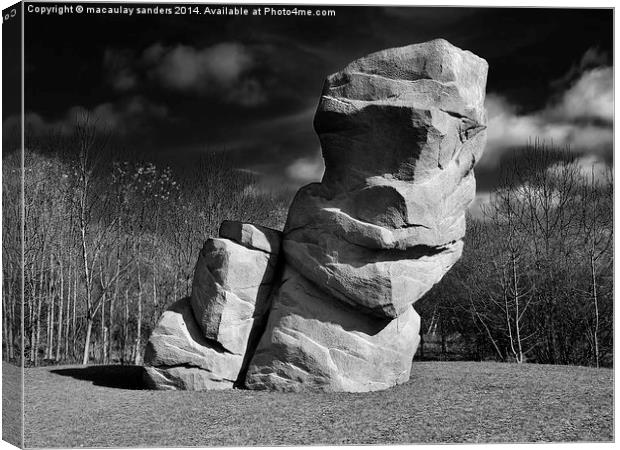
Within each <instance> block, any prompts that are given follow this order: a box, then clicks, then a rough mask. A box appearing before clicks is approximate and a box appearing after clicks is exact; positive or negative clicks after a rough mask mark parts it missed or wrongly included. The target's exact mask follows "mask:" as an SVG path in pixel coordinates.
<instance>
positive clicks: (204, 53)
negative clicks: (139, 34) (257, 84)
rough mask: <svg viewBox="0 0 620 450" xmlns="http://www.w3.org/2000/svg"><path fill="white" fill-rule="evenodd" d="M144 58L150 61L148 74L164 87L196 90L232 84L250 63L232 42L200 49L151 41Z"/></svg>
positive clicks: (244, 51)
mask: <svg viewBox="0 0 620 450" xmlns="http://www.w3.org/2000/svg"><path fill="white" fill-rule="evenodd" d="M144 60H145V62H146V63H149V62H153V63H154V64H153V65H152V67H151V68H150V69H149V73H150V74H151V76H153V77H154V78H156V79H157V80H159V81H160V82H161V83H162V84H164V85H165V86H167V87H170V88H173V89H178V90H199V91H202V90H207V89H213V88H220V87H232V86H233V84H234V83H236V82H238V81H239V79H240V77H241V75H242V74H243V73H244V72H245V71H246V70H247V69H249V68H250V67H251V65H252V56H251V55H250V53H249V51H248V50H247V49H246V48H245V47H244V46H242V45H240V44H237V43H232V42H224V43H220V44H216V45H213V46H211V47H206V48H203V49H195V48H193V47H190V46H186V45H177V46H175V47H170V48H164V47H162V46H161V45H160V44H155V45H154V46H151V47H149V48H148V49H146V50H145V52H144Z"/></svg>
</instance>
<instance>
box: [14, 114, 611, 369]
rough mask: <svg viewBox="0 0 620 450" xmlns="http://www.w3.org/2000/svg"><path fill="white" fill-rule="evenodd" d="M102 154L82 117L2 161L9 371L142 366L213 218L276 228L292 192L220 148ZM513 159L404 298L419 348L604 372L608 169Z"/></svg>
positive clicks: (103, 146)
mask: <svg viewBox="0 0 620 450" xmlns="http://www.w3.org/2000/svg"><path fill="white" fill-rule="evenodd" d="M109 144H110V143H109V140H108V139H107V137H106V135H105V133H104V132H102V131H101V129H100V128H99V127H98V126H97V124H96V122H95V121H92V120H90V119H89V118H86V120H82V121H81V122H78V123H77V124H76V126H75V130H74V133H73V135H71V136H60V135H49V136H46V137H45V138H43V139H37V138H35V137H29V138H28V139H27V146H26V147H27V149H26V150H25V151H24V156H23V157H24V160H23V168H22V155H21V152H19V151H16V152H12V153H8V154H5V155H3V191H2V192H3V199H2V202H3V217H4V220H3V261H2V263H3V264H2V268H3V280H4V281H3V296H2V308H3V324H2V325H3V336H2V337H3V357H4V359H5V360H9V361H13V362H19V360H20V356H21V355H22V351H23V357H24V364H26V365H34V366H36V365H41V364H59V363H83V364H87V363H103V364H108V363H118V364H140V362H141V357H142V355H143V352H144V345H145V343H146V340H147V339H148V335H149V333H150V331H151V330H152V328H153V326H154V325H155V323H156V321H157V319H158V318H159V316H160V315H161V313H162V312H163V311H164V310H165V309H166V308H167V307H168V306H169V305H170V304H171V303H172V302H173V301H175V300H176V299H179V298H182V297H184V296H186V295H188V294H189V293H190V291H191V282H192V275H193V269H194V264H195V263H196V260H197V258H198V253H199V251H200V248H201V247H202V244H203V242H204V241H205V239H207V238H208V237H209V236H215V235H217V231H218V227H219V225H220V223H221V222H222V221H223V220H226V219H231V220H241V221H249V222H254V223H258V224H262V225H266V226H270V227H273V228H278V229H282V228H283V225H284V221H285V219H286V212H287V210H288V205H289V202H290V200H291V199H292V194H293V193H292V192H280V193H269V192H264V191H262V190H261V189H259V188H258V186H257V179H256V178H255V177H254V176H253V175H251V174H249V173H247V172H244V171H239V170H237V169H236V168H235V165H234V164H233V161H231V160H230V159H229V158H227V157H226V154H225V153H208V154H205V155H204V156H203V157H201V158H200V159H199V160H197V161H195V162H194V163H192V164H191V165H189V166H188V167H185V168H184V169H183V170H179V169H174V168H172V169H171V168H169V167H164V166H162V165H158V164H154V163H153V162H149V161H148V158H145V159H140V158H133V159H132V160H131V161H127V160H126V158H125V156H126V154H125V155H123V154H122V153H118V154H113V153H111V152H110V150H109V148H108V147H109V146H110V145H109ZM515 155H516V156H518V157H515V158H512V159H509V160H506V161H504V163H503V164H502V166H501V168H500V174H501V176H500V178H501V182H500V184H499V186H498V187H497V188H496V189H495V191H494V192H493V193H492V194H491V196H490V200H489V202H488V203H487V204H486V205H485V206H484V208H483V211H482V215H481V216H477V217H469V218H468V229H467V235H466V245H465V252H464V255H463V257H462V258H461V260H460V261H459V262H458V263H457V264H456V265H455V266H454V267H453V268H452V270H451V271H450V272H448V274H447V275H446V276H445V277H444V279H443V280H442V281H441V282H440V283H439V284H438V285H436V286H435V287H434V288H433V289H432V290H431V291H430V292H429V293H428V294H427V295H426V296H425V297H424V298H423V299H421V300H420V301H419V302H418V303H416V309H417V310H418V311H419V312H420V315H421V316H422V330H423V331H422V334H423V337H424V339H426V340H427V341H428V340H429V339H431V338H432V337H435V338H437V340H438V342H439V343H440V344H439V345H440V352H439V357H446V356H447V354H448V353H450V348H451V347H452V348H457V350H453V351H452V353H454V355H452V356H453V357H454V358H456V359H475V360H483V359H494V360H500V361H513V362H517V363H522V362H537V363H552V364H579V365H592V366H597V367H599V366H611V364H612V362H613V358H612V355H613V346H612V344H613V242H612V241H613V221H612V217H613V180H612V173H611V170H608V171H606V172H600V171H596V172H595V171H594V169H592V170H591V171H588V170H587V169H585V170H584V167H582V166H579V165H578V164H576V163H575V161H574V155H572V154H569V153H567V152H565V151H559V150H557V149H555V148H552V147H549V146H546V145H544V144H542V143H540V142H535V143H533V144H531V145H529V146H528V147H527V148H525V149H520V150H519V151H518V152H517V153H515ZM22 170H23V172H22ZM22 173H23V175H24V176H23V183H24V185H23V188H24V189H23V194H24V197H23V199H22V185H21V184H22ZM22 215H23V218H24V230H23V231H24V234H23V236H24V240H23V242H22V229H21V224H22V220H21V219H22ZM22 244H23V254H22ZM22 277H23V289H24V291H23V293H22ZM22 294H23V296H22ZM22 298H23V302H22ZM22 314H23V330H24V336H23V348H22V338H21V329H22V322H21V317H22ZM424 339H423V342H424ZM425 348H426V349H428V348H429V345H428V342H427V344H426V346H425V344H424V343H423V344H422V345H421V347H420V349H419V350H418V357H420V356H421V357H424V356H425V354H426V355H427V356H428V350H426V353H425Z"/></svg>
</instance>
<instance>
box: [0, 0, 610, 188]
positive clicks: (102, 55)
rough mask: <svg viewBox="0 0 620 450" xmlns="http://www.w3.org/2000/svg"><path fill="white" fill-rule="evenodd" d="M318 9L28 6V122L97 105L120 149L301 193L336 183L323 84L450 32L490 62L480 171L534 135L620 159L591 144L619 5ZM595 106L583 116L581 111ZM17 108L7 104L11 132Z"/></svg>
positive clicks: (601, 116) (57, 121) (37, 124)
mask: <svg viewBox="0 0 620 450" xmlns="http://www.w3.org/2000/svg"><path fill="white" fill-rule="evenodd" d="M43 5H48V6H50V5H53V4H41V3H38V4H37V6H39V7H40V6H43ZM74 5H75V4H74ZM85 5H86V4H85ZM88 6H108V7H109V6H128V7H149V6H152V5H149V4H145V3H140V4H135V3H134V4H130V3H112V4H88ZM160 6H163V7H170V5H169V4H161V5H160ZM193 6H196V5H193ZM204 6H205V5H199V8H201V12H202V8H204ZM210 7H214V5H210ZM310 7H311V8H313V9H318V8H321V9H333V10H335V11H336V14H335V17H324V18H320V17H297V18H296V17H294V16H289V17H264V16H263V17H231V16H224V17H222V16H208V15H202V14H201V15H191V16H153V15H150V16H139V15H136V14H135V13H134V14H133V15H132V16H127V15H116V14H106V15H102V14H100V15H88V14H85V13H83V14H65V15H62V16H58V15H47V16H46V15H39V14H35V13H28V12H27V13H26V21H25V54H26V60H25V82H26V92H25V102H26V112H27V113H28V114H27V117H28V119H29V121H30V122H31V124H32V127H33V129H35V130H40V131H45V130H49V129H50V128H54V127H59V128H63V127H64V128H65V129H67V126H68V125H69V124H70V123H71V121H72V120H73V117H74V116H75V114H76V113H77V112H79V111H81V110H83V109H88V110H91V111H94V113H95V114H96V115H97V116H98V117H100V119H101V122H102V123H103V122H105V123H106V124H107V126H108V127H109V128H110V129H111V130H112V131H113V133H114V134H115V135H116V139H117V142H122V145H123V146H124V147H126V148H132V149H136V150H139V151H142V152H148V153H152V154H153V155H154V156H155V155H156V156H157V159H158V160H165V161H169V162H170V163H171V164H175V163H177V162H179V161H183V160H187V159H188V158H191V157H192V155H195V154H196V153H199V152H204V151H208V150H219V151H227V152H230V154H231V155H233V156H234V158H235V159H236V160H237V161H238V164H239V166H240V167H244V168H246V169H248V170H252V171H255V172H257V173H258V174H259V175H260V176H261V177H262V180H263V182H264V183H265V185H266V186H270V185H271V186H276V185H279V184H281V183H287V184H289V185H291V186H300V185H302V184H305V183H306V182H308V181H312V180H314V179H318V178H320V174H321V162H320V160H319V158H318V157H317V155H318V151H319V143H318V139H317V138H316V136H315V135H314V132H313V130H312V116H313V113H314V109H315V107H316V104H317V102H318V99H319V95H320V92H321V87H322V84H323V80H324V78H325V77H326V76H327V75H329V74H330V73H332V72H335V71H338V70H339V69H341V68H342V67H343V66H345V65H346V64H347V63H348V62H350V61H352V60H354V59H356V58H358V57H361V56H364V55H366V54H368V53H371V52H373V51H377V50H380V49H383V48H388V47H395V46H402V45H407V44H411V43H417V42H422V41H426V40H430V39H433V38H437V37H442V38H445V39H447V40H449V41H450V42H452V43H453V44H455V45H456V46H458V47H461V48H463V49H467V50H471V51H473V52H474V53H476V54H477V55H479V56H481V57H483V58H485V59H486V60H487V61H488V62H489V66H490V69H489V78H488V85H487V93H488V101H487V106H488V107H489V113H490V119H491V121H490V126H491V125H492V124H493V123H494V122H493V121H492V120H495V123H496V125H495V128H494V130H495V132H493V130H491V128H490V129H489V134H490V137H489V141H490V142H489V147H488V148H487V156H486V157H485V159H486V161H487V162H486V163H483V164H482V167H481V169H480V171H481V173H484V171H485V167H486V170H487V172H488V171H490V170H492V168H493V167H494V164H496V161H497V160H498V158H499V155H501V154H502V149H503V148H504V147H508V146H509V145H512V144H515V143H516V144H519V143H521V141H524V140H526V139H527V138H528V137H534V136H531V134H541V135H542V137H550V138H555V140H556V141H557V142H560V143H568V144H571V145H572V146H573V147H575V146H576V147H577V150H578V151H583V153H584V155H586V156H588V157H590V158H594V160H593V161H599V162H600V160H605V159H607V160H608V159H609V158H610V155H611V142H610V141H608V140H607V139H599V140H600V142H599V141H597V142H596V145H594V144H592V141H591V140H589V141H588V142H586V143H585V144H583V146H582V147H583V148H581V147H579V145H580V136H581V137H583V136H584V135H583V134H582V132H584V133H591V134H592V135H595V136H599V137H600V133H598V134H597V131H601V130H602V131H603V132H604V133H607V132H609V133H611V131H610V130H611V120H612V119H611V116H610V114H609V113H608V111H607V110H606V109H605V108H608V107H609V105H608V104H607V103H609V101H608V100H609V95H610V92H609V91H610V89H612V87H610V86H612V85H611V84H610V83H611V81H610V78H609V77H610V76H611V72H612V68H611V66H612V61H611V55H612V45H613V44H612V42H613V14H612V10H611V9H606V10H605V9H599V10H588V9H579V10H576V9H574V10H566V9H514V8H443V7H436V8H420V7H408V8H402V7H401V8H394V7H389V8H380V7H333V6H322V7H319V6H316V5H312V6H310ZM291 8H292V7H291ZM580 83H581V84H580ZM611 96H612V100H611V101H612V103H613V91H611ZM583 98H585V100H583ZM571 102H572V103H571ZM584 102H585V103H586V104H587V105H586V106H587V107H586V108H585V109H584V111H581V110H580V112H579V111H578V112H575V109H574V108H573V107H571V105H573V104H579V105H581V106H579V108H581V107H583V104H584ZM606 102H607V103H606ZM579 108H578V109H579ZM600 108H602V109H603V110H604V111H603V112H601V113H599V112H597V111H599V109H600ZM16 112H17V111H11V110H5V111H4V117H3V121H4V124H5V126H8V125H10V123H11V120H13V119H14V118H12V117H9V116H11V115H13V114H15V113H16ZM611 114H613V109H612V112H611ZM504 137H506V138H505V139H504ZM581 141H584V139H581ZM485 164H486V166H485ZM482 178H484V176H482ZM486 184H487V185H488V184H489V183H486ZM481 185H482V188H483V189H485V188H488V187H489V186H486V185H485V181H484V179H483V180H482V184H481Z"/></svg>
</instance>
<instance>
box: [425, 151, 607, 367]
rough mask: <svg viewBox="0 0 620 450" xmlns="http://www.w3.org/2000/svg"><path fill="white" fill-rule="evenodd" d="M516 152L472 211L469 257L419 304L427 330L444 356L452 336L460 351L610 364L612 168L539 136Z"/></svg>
mask: <svg viewBox="0 0 620 450" xmlns="http://www.w3.org/2000/svg"><path fill="white" fill-rule="evenodd" d="M516 155H518V157H515V158H512V159H510V160H508V161H505V162H504V164H502V167H501V168H500V178H501V182H500V184H499V186H498V187H497V188H496V190H495V191H494V192H493V193H492V194H491V200H490V201H489V203H488V204H486V205H485V206H484V207H483V210H482V215H481V217H470V218H469V220H468V225H467V226H468V229H467V236H466V245H465V252H464V255H463V258H462V259H461V260H460V261H459V262H458V263H457V264H456V265H455V266H454V267H453V268H452V270H451V271H450V272H449V273H448V274H447V275H446V277H445V278H444V280H443V281H442V282H441V283H440V284H439V285H437V286H435V287H434V288H433V289H432V290H431V292H429V294H427V296H426V297H425V298H424V299H423V300H421V302H420V304H419V308H420V309H421V311H422V314H421V315H422V317H423V319H424V320H423V322H424V323H423V330H424V332H425V333H426V336H427V340H428V339H431V338H435V339H436V341H438V343H439V344H438V345H440V346H441V348H440V349H439V353H440V354H443V355H444V356H448V353H450V352H449V347H450V344H449V343H448V342H447V341H448V340H450V339H452V345H453V346H455V347H457V348H459V350H457V353H459V352H460V355H457V357H466V358H471V359H497V360H501V361H512V362H517V363H522V362H536V363H549V364H578V365H590V366H596V367H600V366H608V367H610V366H611V365H612V364H613V177H612V175H613V174H612V171H611V168H605V169H604V168H602V167H600V166H599V167H596V168H595V167H587V166H583V165H579V164H577V163H576V162H575V160H574V155H572V154H570V153H569V152H568V151H567V150H558V149H556V148H553V147H551V146H548V145H545V144H544V143H542V142H534V143H532V144H530V145H529V147H528V148H526V149H521V150H520V151H519V152H518V153H517V154H516ZM516 155H515V156H516ZM459 344H460V345H459Z"/></svg>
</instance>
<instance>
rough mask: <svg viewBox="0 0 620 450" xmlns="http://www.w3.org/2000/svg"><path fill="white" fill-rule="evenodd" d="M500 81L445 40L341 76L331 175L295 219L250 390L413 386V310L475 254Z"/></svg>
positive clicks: (324, 128) (325, 103)
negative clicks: (494, 89)
mask: <svg viewBox="0 0 620 450" xmlns="http://www.w3.org/2000/svg"><path fill="white" fill-rule="evenodd" d="M486 76H487V63H486V61H484V60H483V59H481V58H479V57H477V56H476V55H474V54H472V53H470V52H468V51H463V50H461V49H459V48H457V47H454V46H453V45H451V44H450V43H448V42H447V41H445V40H441V39H438V40H435V41H431V42H426V43H423V44H417V45H410V46H407V47H401V48H396V49H390V50H384V51H381V52H377V53H374V54H372V55H369V56H366V57H364V58H361V59H359V60H357V61H355V62H353V63H351V64H349V65H348V66H347V67H345V68H344V69H343V70H342V71H340V72H338V73H336V74H334V75H331V76H329V77H328V78H327V80H326V81H325V85H324V87H323V94H322V96H321V100H320V102H319V106H318V108H317V112H316V115H315V119H314V126H315V129H316V132H317V134H318V135H319V138H320V141H321V147H322V151H323V157H324V159H325V173H324V176H323V179H322V181H321V183H314V184H311V185H308V186H305V187H303V188H302V189H300V191H299V192H298V193H297V195H296V196H295V199H294V200H293V204H292V205H291V208H290V210H289V214H288V219H287V223H286V226H285V229H284V237H283V242H282V252H283V255H284V258H285V261H286V265H287V271H286V274H287V275H286V277H287V278H286V279H285V280H284V281H283V284H282V285H281V286H280V288H279V291H278V292H277V294H275V295H274V300H273V306H272V310H271V313H270V318H269V322H268V325H267V327H266V330H265V333H264V334H263V337H262V338H261V341H260V344H259V346H258V348H257V351H256V353H255V355H254V357H253V358H252V360H251V363H250V366H249V369H248V373H247V376H246V385H247V387H249V388H251V389H279V390H294V391H295V390H302V389H310V390H326V391H334V390H335V391H340V390H342V391H363V390H374V389H384V388H387V387H390V386H393V385H395V384H397V383H400V382H402V381H404V380H407V379H408V377H409V369H408V367H409V364H410V363H411V360H412V357H413V354H414V353H415V350H416V347H417V343H418V340H419V338H418V329H419V317H418V316H417V314H416V313H415V311H414V310H413V307H412V305H413V304H414V303H415V302H416V301H417V300H419V299H420V298H421V297H422V296H423V295H424V294H425V293H426V292H427V291H428V290H429V289H430V288H431V287H432V286H433V285H434V284H435V283H437V282H438V281H439V280H441V278H442V277H443V276H444V275H445V274H446V272H447V271H448V270H449V269H450V267H452V265H453V264H454V263H455V262H456V261H457V260H458V259H459V258H460V256H461V253H462V249H463V241H462V239H463V237H464V235H465V212H466V209H467V207H468V206H469V204H470V203H471V202H472V201H473V199H474V196H475V189H476V184H475V178H474V173H473V168H474V165H475V164H476V162H477V161H478V159H479V158H480V155H481V153H482V150H483V148H484V144H485V139H486V132H485V129H486V114H485V110H484V95H485V85H486Z"/></svg>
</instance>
